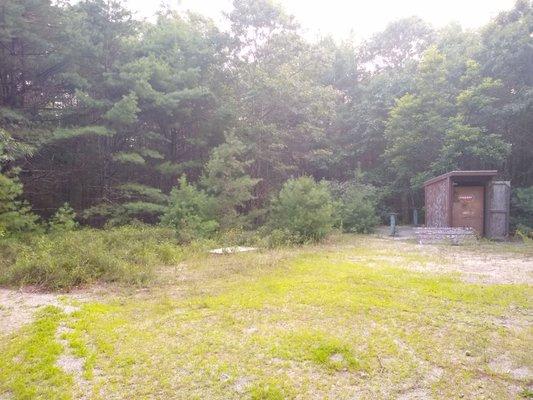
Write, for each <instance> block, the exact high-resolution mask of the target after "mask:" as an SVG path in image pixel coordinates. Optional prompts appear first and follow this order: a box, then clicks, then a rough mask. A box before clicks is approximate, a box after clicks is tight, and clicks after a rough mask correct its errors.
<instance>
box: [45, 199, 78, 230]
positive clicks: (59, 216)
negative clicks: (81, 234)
mask: <svg viewBox="0 0 533 400" xmlns="http://www.w3.org/2000/svg"><path fill="white" fill-rule="evenodd" d="M77 227H78V223H77V222H76V212H75V211H74V210H73V209H72V207H70V205H69V204H68V203H65V204H63V206H62V207H60V208H59V209H58V210H57V211H56V213H55V214H54V216H53V217H52V218H51V219H50V221H48V229H49V231H50V232H55V233H57V232H69V231H73V230H75V229H76V228H77Z"/></svg>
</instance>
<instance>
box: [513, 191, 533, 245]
mask: <svg viewBox="0 0 533 400" xmlns="http://www.w3.org/2000/svg"><path fill="white" fill-rule="evenodd" d="M511 207H512V208H511V218H512V219H511V223H512V225H513V227H514V228H515V229H516V230H517V231H519V232H520V233H522V234H523V235H525V236H529V237H531V238H533V186H530V187H527V188H516V189H514V190H513V195H512V197H511Z"/></svg>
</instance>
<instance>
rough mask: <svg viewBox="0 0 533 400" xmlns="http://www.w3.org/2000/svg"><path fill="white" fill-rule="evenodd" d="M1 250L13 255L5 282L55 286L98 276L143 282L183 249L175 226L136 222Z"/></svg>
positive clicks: (0, 278) (1, 279) (0, 276)
mask: <svg viewBox="0 0 533 400" xmlns="http://www.w3.org/2000/svg"><path fill="white" fill-rule="evenodd" d="M14 247H15V248H16V249H17V252H16V254H15V255H14V254H13V248H14ZM1 250H2V251H3V253H6V254H8V255H9V261H8V263H7V265H5V266H4V267H3V268H2V270H1V271H0V284H11V285H27V284H34V285H39V286H42V287H44V288H46V289H52V290H57V289H70V288H72V287H75V286H78V285H83V284H88V283H93V282H96V281H104V282H124V283H129V284H144V283H146V282H148V281H149V280H150V279H151V278H152V276H153V270H154V267H155V266H156V265H160V264H167V265H168V264H174V263H177V262H179V261H180V259H181V258H182V254H183V251H182V249H181V248H180V247H179V246H178V245H177V241H176V239H175V236H174V233H173V232H172V231H171V230H168V229H162V228H152V227H131V226H130V227H120V228H114V229H109V230H95V229H84V230H80V231H71V232H58V233H55V234H46V235H40V236H36V237H34V238H32V239H31V240H29V241H28V242H26V243H12V245H11V246H8V247H7V248H3V249H1Z"/></svg>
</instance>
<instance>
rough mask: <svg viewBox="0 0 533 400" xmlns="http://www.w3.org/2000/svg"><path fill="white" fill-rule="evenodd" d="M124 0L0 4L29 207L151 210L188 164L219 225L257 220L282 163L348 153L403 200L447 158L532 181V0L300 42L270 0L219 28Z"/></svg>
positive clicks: (283, 172) (117, 215) (5, 121)
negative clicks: (471, 14) (447, 21)
mask: <svg viewBox="0 0 533 400" xmlns="http://www.w3.org/2000/svg"><path fill="white" fill-rule="evenodd" d="M125 4H126V3H124V2H121V1H111V2H105V1H102V0H86V1H78V2H74V3H73V4H70V2H68V1H47V0H4V1H3V3H2V11H1V18H0V19H1V20H2V23H1V24H0V48H1V49H4V50H3V51H4V53H3V54H2V57H1V58H0V82H3V83H2V91H1V93H0V164H1V169H0V173H3V174H6V173H7V172H8V171H9V170H11V169H12V168H13V167H15V166H17V165H18V166H22V165H23V168H24V175H21V179H22V182H23V183H24V187H25V190H27V191H28V194H31V195H28V196H27V197H28V198H31V201H32V202H33V204H32V208H33V209H35V210H50V209H57V208H59V207H60V206H61V205H62V204H64V203H65V201H68V202H69V203H70V204H72V206H73V207H74V208H75V209H76V210H80V211H81V210H84V209H86V208H87V207H89V209H88V210H85V212H84V215H93V216H92V217H91V218H89V219H88V220H87V222H89V223H94V224H98V225H103V224H105V223H109V224H111V225H113V224H115V225H116V224H124V223H129V222H132V221H134V220H141V221H143V222H149V223H155V222H157V221H158V219H159V216H160V215H161V213H162V210H163V208H164V206H165V203H166V200H165V199H164V196H165V194H166V193H168V192H170V190H171V189H172V186H173V184H174V182H175V180H176V179H177V178H178V177H179V176H181V175H183V174H186V175H187V176H188V177H190V179H191V180H192V181H193V182H196V183H198V185H199V187H201V188H203V190H205V191H206V193H207V194H208V195H209V196H212V197H214V198H216V204H215V216H214V219H215V220H216V221H217V223H218V224H219V226H220V227H221V229H223V230H225V229H231V228H239V227H250V226H252V225H254V224H255V225H257V224H259V223H261V222H262V214H263V213H264V210H265V206H266V205H267V204H268V200H269V199H270V198H271V197H272V196H273V195H274V194H275V193H277V191H279V188H280V187H281V186H282V184H283V183H284V182H285V181H286V180H287V179H288V178H290V177H291V176H302V175H307V176H312V177H314V178H315V179H326V180H335V181H339V182H348V181H350V180H351V178H352V176H351V174H352V172H353V171H354V170H356V169H357V168H359V167H360V168H361V169H362V170H363V171H364V172H365V175H366V180H365V182H367V183H371V184H372V185H373V186H374V187H376V188H379V192H380V193H382V194H383V196H380V199H379V202H378V203H379V204H378V207H379V208H380V209H383V210H385V209H387V210H391V211H403V213H404V214H405V213H406V212H407V211H408V210H409V209H412V208H420V207H421V206H422V203H423V196H422V189H421V183H422V182H423V181H424V180H425V179H427V178H429V177H431V176H434V175H437V174H440V173H442V172H446V171H448V170H450V169H498V170H500V171H501V173H502V176H504V177H505V178H506V179H510V180H512V182H513V185H515V186H517V187H529V186H531V185H532V184H533V180H532V179H533V178H532V177H533V163H532V162H531V160H532V159H533V146H531V139H530V136H531V129H530V127H531V126H533V110H532V106H533V102H532V101H531V99H532V94H533V82H532V80H531V76H532V74H531V35H530V34H531V20H532V15H533V7H532V5H531V2H530V1H526V0H520V1H518V2H517V3H516V5H515V6H514V7H513V8H512V9H510V10H508V11H506V12H502V13H501V14H500V15H498V16H497V17H496V18H494V19H493V20H492V21H491V22H490V23H488V24H487V25H486V26H485V27H483V28H481V29H479V30H476V31H471V30H463V29H462V28H461V27H460V26H459V25H457V24H452V25H450V26H447V27H445V28H443V29H438V30H437V29H435V28H433V27H431V26H429V25H428V24H427V23H426V22H424V21H422V20H421V19H420V18H418V17H409V18H404V19H401V20H398V21H392V22H391V23H390V24H389V25H388V26H387V27H385V29H384V30H383V31H382V32H378V33H376V34H375V35H374V36H372V37H371V38H368V39H367V40H364V41H363V42H360V43H354V42H351V41H346V42H342V43H336V42H335V41H333V40H331V39H328V38H325V39H323V40H320V41H318V42H310V41H308V40H306V38H305V37H304V36H302V34H301V32H300V31H299V29H298V24H297V22H296V21H295V20H294V19H293V18H292V17H291V16H289V15H288V14H287V13H285V12H284V10H283V9H282V7H280V6H279V5H278V4H276V3H273V2H271V1H270V0H260V1H255V0H238V1H234V2H233V9H232V10H230V12H229V13H228V14H227V21H226V22H227V23H226V26H227V28H228V29H227V30H226V29H225V30H224V31H221V30H219V29H218V28H217V24H215V23H214V22H213V21H212V20H210V19H208V18H204V17H202V16H199V15H193V14H187V13H182V12H178V11H172V10H167V9H165V10H164V11H162V12H160V13H159V14H158V15H157V18H155V19H154V20H149V21H148V20H147V21H142V22H141V21H138V20H137V19H135V18H132V13H131V11H130V10H128V9H127V8H126V7H125ZM87 60H90V62H87ZM127 185H138V186H137V187H132V186H130V187H127ZM141 186H142V187H151V188H152V189H150V192H149V191H147V190H144V189H141ZM156 191H159V192H156ZM3 229H4V231H5V230H6V228H3ZM357 229H360V228H357ZM361 229H363V228H361ZM278 236H279V237H281V236H283V235H282V234H281V233H280V234H279V235H278V234H276V235H274V236H273V238H275V237H278Z"/></svg>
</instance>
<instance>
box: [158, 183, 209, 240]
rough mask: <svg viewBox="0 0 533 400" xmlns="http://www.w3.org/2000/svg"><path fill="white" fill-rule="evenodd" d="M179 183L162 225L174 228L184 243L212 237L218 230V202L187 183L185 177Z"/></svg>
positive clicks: (162, 218) (174, 189) (171, 193)
mask: <svg viewBox="0 0 533 400" xmlns="http://www.w3.org/2000/svg"><path fill="white" fill-rule="evenodd" d="M178 183H179V186H178V187H175V188H173V189H172V191H171V192H170V200H169V205H168V208H167V209H166V210H165V213H164V214H163V216H162V217H161V223H162V224H163V225H165V226H169V227H171V228H173V229H174V230H175V231H176V232H177V234H178V236H179V237H180V239H181V240H183V241H191V240H192V239H194V238H197V237H208V236H210V235H212V234H213V233H214V232H215V231H216V230H217V229H218V223H217V222H216V220H215V210H216V200H215V199H214V198H213V197H211V196H209V195H208V194H207V193H205V192H204V191H202V190H199V189H197V188H196V187H195V186H194V185H192V184H190V183H189V182H187V178H186V177H185V175H183V176H182V177H181V178H180V180H179V182H178Z"/></svg>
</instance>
